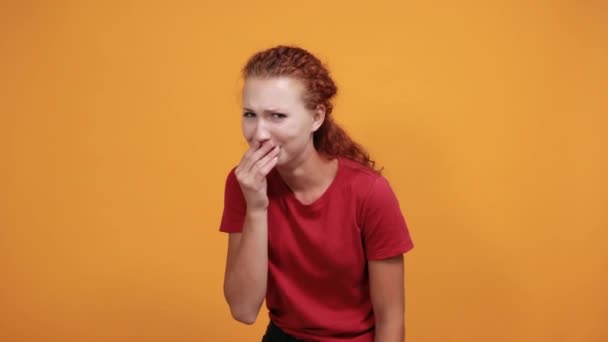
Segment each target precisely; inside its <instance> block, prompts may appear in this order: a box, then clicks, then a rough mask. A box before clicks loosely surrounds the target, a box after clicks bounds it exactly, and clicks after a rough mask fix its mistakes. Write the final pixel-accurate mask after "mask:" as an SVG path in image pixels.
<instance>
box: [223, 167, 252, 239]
mask: <svg viewBox="0 0 608 342" xmlns="http://www.w3.org/2000/svg"><path fill="white" fill-rule="evenodd" d="M235 169H236V168H234V169H232V170H231V171H230V173H229V174H228V177H226V186H225V189H224V212H223V213H222V221H221V223H220V231H222V232H225V233H241V232H242V231H243V224H244V223H245V213H246V211H247V202H245V197H244V196H243V192H242V190H241V186H240V185H239V182H238V180H237V179H236V174H235V173H234V171H235Z"/></svg>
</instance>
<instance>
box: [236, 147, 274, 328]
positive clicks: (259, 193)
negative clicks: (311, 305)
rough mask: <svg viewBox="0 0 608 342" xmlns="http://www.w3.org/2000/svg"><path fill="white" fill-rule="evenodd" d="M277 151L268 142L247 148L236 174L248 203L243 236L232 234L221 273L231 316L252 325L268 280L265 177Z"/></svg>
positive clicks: (267, 201)
mask: <svg viewBox="0 0 608 342" xmlns="http://www.w3.org/2000/svg"><path fill="white" fill-rule="evenodd" d="M278 153H279V148H278V147H274V146H273V144H272V143H270V142H268V143H266V144H263V145H262V146H253V147H252V148H250V149H249V150H248V151H247V152H246V153H245V155H244V156H243V159H242V160H241V163H240V164H239V166H237V167H236V169H235V175H236V178H237V180H238V182H239V186H240V187H241V190H242V192H243V196H244V197H245V201H246V203H247V210H246V214H245V220H244V224H243V231H242V233H231V234H230V237H229V238H228V256H227V259H226V271H225V273H224V297H225V298H226V301H227V302H228V305H229V306H230V312H231V313H232V317H234V318H235V319H236V320H237V321H239V322H243V323H245V324H253V323H254V322H255V320H256V318H257V317H258V313H259V312H260V307H261V306H262V303H263V301H264V297H265V295H266V285H267V279H268V205H269V200H268V196H267V181H266V175H268V173H269V172H270V170H271V169H272V168H273V167H274V166H275V165H276V162H277V155H278Z"/></svg>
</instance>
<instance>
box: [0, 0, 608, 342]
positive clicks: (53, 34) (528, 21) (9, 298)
mask: <svg viewBox="0 0 608 342" xmlns="http://www.w3.org/2000/svg"><path fill="white" fill-rule="evenodd" d="M365 3H369V2H365ZM607 23H608V6H607V5H606V3H604V2H601V1H546V2H544V3H539V2H537V3H531V2H527V1H519V2H514V1H495V2H485V1H478V2H476V3H473V2H464V3H463V2H460V4H459V5H458V6H457V5H455V2H452V1H387V0H377V1H376V2H375V5H374V6H371V5H369V4H368V5H360V4H357V3H354V2H351V1H333V2H331V1H330V2H325V1H321V0H311V1H307V2H289V1H272V2H257V1H228V2H226V1H215V2H214V3H212V2H210V1H207V2H174V3H173V4H172V5H171V6H169V5H167V4H156V3H151V2H147V1H146V2H144V1H141V2H139V3H127V2H124V1H121V2H118V1H116V2H114V3H113V4H111V3H110V2H106V1H96V2H94V1H88V2H84V1H82V2H77V1H73V2H67V1H63V2H59V1H47V2H43V1H26V2H19V1H13V2H6V1H4V2H3V3H2V4H1V5H0V152H1V163H2V166H1V168H0V176H1V177H0V274H1V277H2V279H1V280H0V340H2V341H7V342H9V341H10V342H21V341H62V342H72V341H74V342H76V341H78V342H81V341H87V342H88V341H90V342H97V341H112V342H116V341H129V342H132V341H138V342H139V341H142V342H144V341H145V342H148V341H184V342H186V341H258V340H260V337H261V334H262V331H263V329H264V327H265V325H266V323H267V321H268V320H267V316H266V312H265V311H264V312H262V313H261V316H260V317H261V318H260V319H259V320H258V322H257V323H256V324H255V325H254V326H252V327H250V326H245V325H241V324H239V323H236V322H234V321H232V319H231V317H230V314H229V311H228V309H227V306H226V305H225V304H224V300H223V296H222V291H221V289H222V285H221V284H222V276H223V267H224V257H225V245H226V236H225V235H223V234H220V233H219V232H217V229H218V228H217V227H218V223H219V217H220V214H221V210H222V196H223V182H224V177H225V175H226V172H228V170H229V169H230V168H231V167H232V166H234V165H235V163H237V162H238V160H239V159H240V156H241V154H242V152H243V151H244V148H245V143H244V142H243V140H242V138H241V136H240V126H239V122H240V111H239V69H240V67H241V66H242V64H243V63H244V61H245V59H246V58H247V57H248V56H249V55H250V54H251V53H253V52H254V51H256V50H258V49H260V48H264V47H269V46H271V45H274V44H278V43H296V44H301V45H302V46H304V47H307V48H309V49H310V50H311V51H313V52H315V53H317V54H318V55H319V56H320V57H321V58H322V59H323V60H325V61H326V62H327V63H328V65H329V66H330V68H331V70H332V72H333V74H334V76H335V77H336V80H337V82H338V85H339V86H340V95H339V98H338V100H337V106H336V115H337V119H338V120H339V121H341V122H342V123H343V125H344V126H345V127H346V128H347V129H348V130H349V131H350V132H351V133H352V135H353V137H355V138H356V139H357V140H359V141H360V142H361V143H363V144H364V145H365V146H367V147H368V148H369V150H370V151H371V152H372V153H373V155H374V156H375V157H376V159H377V160H378V161H379V162H380V164H381V165H384V166H385V169H386V176H387V177H388V178H389V179H390V181H391V183H392V184H393V187H394V188H395V190H396V192H397V194H398V196H399V198H400V200H401V204H402V207H403V210H404V212H405V214H406V217H407V219H408V222H409V225H410V228H411V231H412V235H413V237H414V239H415V242H416V248H415V249H414V251H412V253H411V254H408V256H407V266H406V268H407V276H406V278H407V283H406V284H407V285H406V286H407V329H408V340H409V341H415V342H434V341H442V342H443V341H466V342H472V341H497V342H500V341H505V342H506V341H518V342H519V341H522V342H523V341H530V342H541V341H547V342H548V341H551V342H555V341H585V342H599V341H608V328H607V325H606V323H607V322H608V294H607V293H608V291H607V290H606V289H608V251H607V250H606V248H605V246H606V242H605V241H606V239H607V238H608V214H607V213H608V210H607V209H608V182H607V181H606V175H607V174H608V162H607V160H606V154H607V152H606V149H607V147H608V138H607V134H606V132H607V129H608V125H607V124H608V120H607V119H606V114H608V113H607V112H608V105H607V102H606V99H605V97H606V89H607V88H608V84H607V80H608V68H607V66H606V65H607V63H606V62H607V61H608V48H607V47H608V45H607V44H606V41H607V40H606V37H607V35H608V25H607Z"/></svg>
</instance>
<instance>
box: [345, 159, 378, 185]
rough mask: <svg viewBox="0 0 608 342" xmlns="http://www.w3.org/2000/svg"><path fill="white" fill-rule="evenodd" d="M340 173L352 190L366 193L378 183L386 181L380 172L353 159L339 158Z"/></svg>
mask: <svg viewBox="0 0 608 342" xmlns="http://www.w3.org/2000/svg"><path fill="white" fill-rule="evenodd" d="M340 168H341V170H340V173H341V177H342V179H343V181H344V182H345V184H347V185H348V186H349V188H352V190H353V191H355V192H358V193H363V194H368V193H369V192H370V191H371V190H372V189H373V188H375V187H377V186H378V185H377V184H378V183H386V182H387V181H386V179H385V178H384V176H382V174H380V173H378V172H377V171H375V170H372V169H371V168H369V167H368V166H365V165H362V164H361V163H359V162H356V161H354V160H350V159H346V158H341V159H340Z"/></svg>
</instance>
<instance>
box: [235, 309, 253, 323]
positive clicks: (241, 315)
mask: <svg viewBox="0 0 608 342" xmlns="http://www.w3.org/2000/svg"><path fill="white" fill-rule="evenodd" d="M230 313H231V314H232V318H234V319H235V320H236V321H238V322H241V323H244V324H247V325H252V324H253V323H255V321H256V319H257V318H258V317H257V316H258V315H256V314H255V313H247V312H239V311H236V310H232V309H231V310H230Z"/></svg>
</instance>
